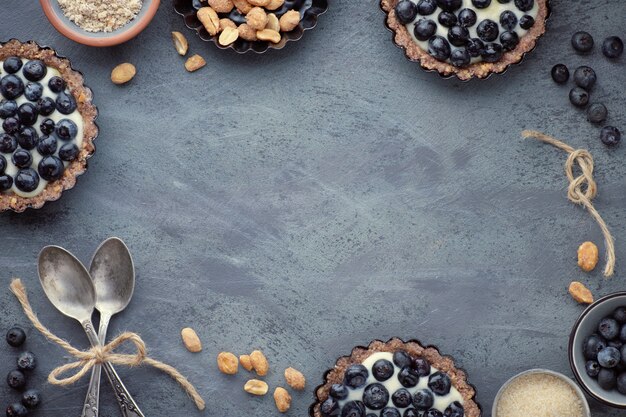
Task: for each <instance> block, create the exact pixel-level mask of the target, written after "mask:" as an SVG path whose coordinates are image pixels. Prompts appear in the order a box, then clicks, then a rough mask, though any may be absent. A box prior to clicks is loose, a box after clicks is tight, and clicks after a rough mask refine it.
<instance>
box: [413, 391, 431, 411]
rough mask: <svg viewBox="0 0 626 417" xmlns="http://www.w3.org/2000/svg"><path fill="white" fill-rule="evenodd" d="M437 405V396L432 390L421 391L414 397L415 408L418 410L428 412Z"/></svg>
mask: <svg viewBox="0 0 626 417" xmlns="http://www.w3.org/2000/svg"><path fill="white" fill-rule="evenodd" d="M434 403H435V396H434V395H433V393H432V392H430V390H427V389H421V390H419V391H417V392H416V393H415V394H414V395H413V406H415V408H417V409H418V410H428V409H429V408H430V407H432V406H433V404H434Z"/></svg>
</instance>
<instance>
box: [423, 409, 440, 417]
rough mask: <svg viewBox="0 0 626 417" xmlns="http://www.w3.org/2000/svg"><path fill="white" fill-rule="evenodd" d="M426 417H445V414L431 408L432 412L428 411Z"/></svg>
mask: <svg viewBox="0 0 626 417" xmlns="http://www.w3.org/2000/svg"><path fill="white" fill-rule="evenodd" d="M424 417H443V413H442V412H441V411H439V410H436V409H434V408H431V409H430V410H428V411H426V413H425V414H424Z"/></svg>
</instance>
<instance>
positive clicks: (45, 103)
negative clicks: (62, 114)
mask: <svg viewBox="0 0 626 417" xmlns="http://www.w3.org/2000/svg"><path fill="white" fill-rule="evenodd" d="M55 110H56V104H55V102H54V100H53V99H51V98H50V97H44V98H42V99H41V100H39V101H38V102H37V111H38V112H39V114H41V115H42V116H50V115H51V114H52V113H54V111H55Z"/></svg>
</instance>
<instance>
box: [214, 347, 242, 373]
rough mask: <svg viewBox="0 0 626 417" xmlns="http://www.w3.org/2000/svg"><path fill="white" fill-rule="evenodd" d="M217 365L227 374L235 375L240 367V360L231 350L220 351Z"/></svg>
mask: <svg viewBox="0 0 626 417" xmlns="http://www.w3.org/2000/svg"><path fill="white" fill-rule="evenodd" d="M217 367H218V368H219V370H220V371H221V372H223V373H225V374H228V375H235V374H236V373H237V371H238V369H239V361H238V360H237V357H236V356H235V355H233V354H232V353H230V352H220V353H219V355H217Z"/></svg>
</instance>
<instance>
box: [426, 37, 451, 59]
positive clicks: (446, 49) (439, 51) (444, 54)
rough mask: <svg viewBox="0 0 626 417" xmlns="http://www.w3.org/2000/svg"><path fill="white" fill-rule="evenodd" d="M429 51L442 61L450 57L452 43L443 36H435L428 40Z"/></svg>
mask: <svg viewBox="0 0 626 417" xmlns="http://www.w3.org/2000/svg"><path fill="white" fill-rule="evenodd" d="M428 53H429V54H431V55H432V56H434V57H435V58H436V59H438V60H440V61H445V60H446V59H448V58H449V57H450V44H449V43H448V41H447V40H445V39H444V38H442V37H441V36H433V37H432V38H430V40H429V41H428Z"/></svg>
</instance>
